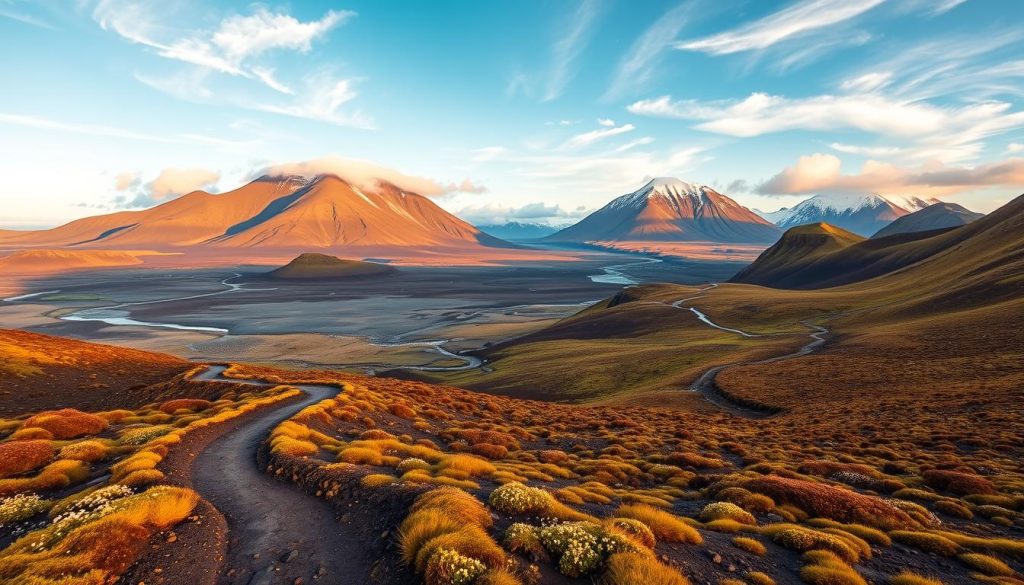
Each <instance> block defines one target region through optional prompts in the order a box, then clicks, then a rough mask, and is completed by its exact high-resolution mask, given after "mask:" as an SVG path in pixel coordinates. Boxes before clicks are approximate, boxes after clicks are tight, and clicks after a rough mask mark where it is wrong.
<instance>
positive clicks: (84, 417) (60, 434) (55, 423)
mask: <svg viewBox="0 0 1024 585" xmlns="http://www.w3.org/2000/svg"><path fill="white" fill-rule="evenodd" d="M23 426H24V427H25V428H40V429H44V430H46V431H49V433H50V434H52V435H53V437H54V438H55V439H74V438H76V437H81V436H84V435H95V434H97V433H100V432H103V431H104V430H106V428H107V427H108V426H109V423H108V422H107V421H106V420H104V419H103V418H101V417H98V416H96V415H94V414H89V413H87V412H82V411H80V410H75V409H74V408H63V409H61V410H50V411H46V412H41V413H39V414H37V415H34V416H32V417H30V418H29V419H28V420H26V421H25V424H24V425H23Z"/></svg>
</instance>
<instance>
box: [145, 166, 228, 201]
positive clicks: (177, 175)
mask: <svg viewBox="0 0 1024 585" xmlns="http://www.w3.org/2000/svg"><path fill="white" fill-rule="evenodd" d="M219 180H220V173H218V172H216V171H211V170H208V169H175V168H168V169H164V170H162V171H160V174H159V175H157V177H156V178H155V179H153V180H152V181H150V183H149V184H148V185H147V188H148V191H149V195H150V197H152V198H153V199H154V200H156V201H164V200H166V199H170V198H173V197H177V196H179V195H184V194H185V193H189V192H192V191H195V190H197V189H205V188H209V187H212V186H214V185H216V184H217V181H219Z"/></svg>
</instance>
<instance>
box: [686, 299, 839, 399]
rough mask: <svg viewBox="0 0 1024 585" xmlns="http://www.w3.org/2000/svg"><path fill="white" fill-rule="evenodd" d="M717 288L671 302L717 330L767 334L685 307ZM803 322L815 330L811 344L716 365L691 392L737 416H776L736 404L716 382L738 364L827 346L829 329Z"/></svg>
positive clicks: (751, 335) (759, 362) (789, 356)
mask: <svg viewBox="0 0 1024 585" xmlns="http://www.w3.org/2000/svg"><path fill="white" fill-rule="evenodd" d="M717 287H718V284H711V285H708V286H706V287H704V288H702V289H700V290H701V294H698V295H695V296H692V297H686V298H684V299H679V300H678V301H675V302H673V303H671V304H670V305H669V306H671V307H673V308H676V309H680V310H685V311H690V312H691V313H693V314H694V315H696V316H697V318H698V319H699V320H700V321H701V322H703V323H704V324H706V325H708V326H710V327H714V328H715V329H720V330H722V331H728V332H730V333H735V334H737V335H741V336H743V337H747V338H754V337H764V336H763V335H760V334H756V333H749V332H747V331H743V330H742V329H733V328H730V327H724V326H722V325H719V324H718V323H715V322H714V321H712V320H711V319H710V318H709V317H708V316H707V315H705V314H704V313H702V312H701V311H700V310H699V309H697V308H696V307H692V306H691V307H685V306H683V304H684V303H687V302H689V301H692V300H696V299H699V298H702V297H703V296H704V293H705V291H709V290H711V289H713V288H717ZM800 324H801V325H803V326H804V327H807V328H809V329H811V330H812V331H811V333H810V334H809V336H810V338H811V341H809V342H808V343H807V344H805V345H804V346H803V347H801V348H800V349H798V350H797V351H794V352H790V353H787V354H783V355H778V356H774V357H770V358H767V359H763V360H756V361H746V362H733V363H730V364H723V365H721V366H715V367H713V368H711V369H709V370H707V371H706V372H704V373H703V374H701V375H700V377H699V378H697V379H696V380H694V382H693V383H692V384H690V388H689V389H690V391H691V392H696V393H697V394H700V395H701V396H702V397H704V399H705V400H707V401H708V402H710V403H712V404H714V405H715V406H717V407H719V408H721V409H722V410H725V411H727V412H730V413H732V414H735V415H737V416H742V417H746V418H768V417H771V416H775V415H776V414H778V412H776V411H773V410H766V409H761V408H752V407H749V406H744V405H742V404H738V403H736V401H735V400H733V399H732V398H730V397H729V396H728V395H726V394H725V393H724V392H722V389H721V388H720V387H719V386H718V384H717V383H716V382H715V378H716V377H717V376H718V373H719V372H721V371H722V370H724V369H726V368H731V367H734V366H755V365H764V364H772V363H775V362H781V361H783V360H789V359H793V358H798V357H803V356H805V355H808V354H810V353H811V352H813V351H814V350H815V349H817V348H819V347H821V346H822V345H824V343H825V336H826V335H828V333H829V330H828V329H826V328H824V327H821V326H820V325H815V324H813V323H810V322H808V321H801V322H800Z"/></svg>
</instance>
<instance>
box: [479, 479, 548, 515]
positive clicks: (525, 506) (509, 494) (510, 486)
mask: <svg viewBox="0 0 1024 585" xmlns="http://www.w3.org/2000/svg"><path fill="white" fill-rule="evenodd" d="M487 501H488V503H489V504H490V505H491V507H492V508H494V509H495V510H498V511H499V512H504V513H506V514H512V515H522V514H543V513H545V512H547V511H548V510H549V509H550V508H551V506H552V504H553V503H554V497H553V496H552V495H551V494H550V493H549V492H547V491H545V490H542V489H540V488H535V487H529V486H526V485H523V484H521V483H519V482H518V481H513V482H509V483H506V484H505V485H501V486H498V487H497V488H495V489H494V491H493V492H491V496H490V497H489V498H488V500H487Z"/></svg>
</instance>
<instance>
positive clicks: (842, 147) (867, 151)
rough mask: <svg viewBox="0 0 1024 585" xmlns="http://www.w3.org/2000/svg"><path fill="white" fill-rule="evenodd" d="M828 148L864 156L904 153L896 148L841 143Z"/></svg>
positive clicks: (834, 143) (830, 145)
mask: <svg viewBox="0 0 1024 585" xmlns="http://www.w3.org/2000/svg"><path fill="white" fill-rule="evenodd" d="M828 146H829V148H831V149H832V150H835V151H838V152H845V153H846V154H860V155H864V156H893V155H897V154H899V153H901V152H903V149H901V148H899V147H896V146H860V145H856V144H843V143H841V142H833V143H832V144H829V145H828Z"/></svg>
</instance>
